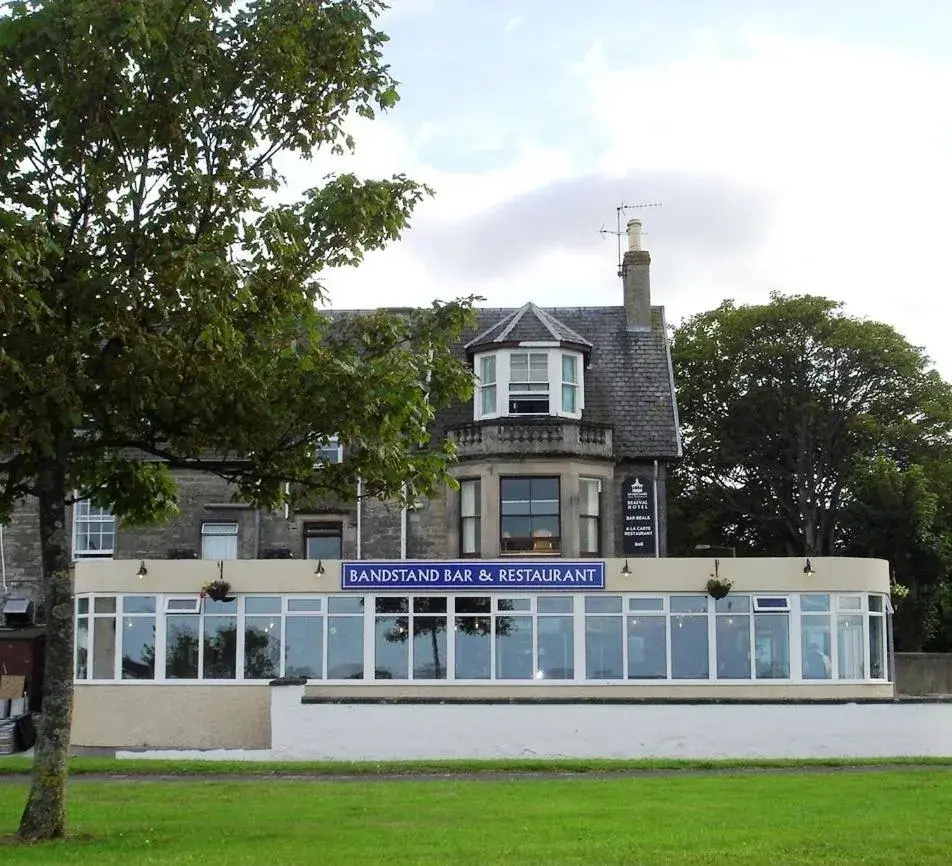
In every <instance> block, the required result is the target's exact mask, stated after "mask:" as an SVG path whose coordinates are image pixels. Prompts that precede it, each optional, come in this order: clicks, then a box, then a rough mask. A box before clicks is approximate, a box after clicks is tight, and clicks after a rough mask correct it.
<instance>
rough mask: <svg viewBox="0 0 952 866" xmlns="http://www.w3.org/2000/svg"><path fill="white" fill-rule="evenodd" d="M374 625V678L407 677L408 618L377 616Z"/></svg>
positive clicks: (400, 678) (408, 668)
mask: <svg viewBox="0 0 952 866" xmlns="http://www.w3.org/2000/svg"><path fill="white" fill-rule="evenodd" d="M378 601H379V599H378ZM374 626H375V628H374V648H375V649H374V651H375V657H374V679H378V680H405V679H407V677H408V675H409V671H410V642H409V636H410V629H409V623H408V618H407V617H405V616H378V617H377V618H376V622H375V623H374Z"/></svg>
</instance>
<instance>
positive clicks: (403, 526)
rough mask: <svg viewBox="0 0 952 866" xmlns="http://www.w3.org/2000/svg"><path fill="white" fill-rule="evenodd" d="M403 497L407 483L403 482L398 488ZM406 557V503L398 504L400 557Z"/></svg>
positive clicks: (404, 497) (405, 493)
mask: <svg viewBox="0 0 952 866" xmlns="http://www.w3.org/2000/svg"><path fill="white" fill-rule="evenodd" d="M400 493H401V495H402V497H403V499H404V500H405V499H406V495H407V485H406V484H403V485H402V486H401V488H400ZM406 558H407V506H406V503H405V502H404V504H403V505H402V506H400V559H406Z"/></svg>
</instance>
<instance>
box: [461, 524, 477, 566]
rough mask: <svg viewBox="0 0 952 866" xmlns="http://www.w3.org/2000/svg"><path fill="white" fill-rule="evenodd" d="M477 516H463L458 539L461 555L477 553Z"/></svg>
mask: <svg viewBox="0 0 952 866" xmlns="http://www.w3.org/2000/svg"><path fill="white" fill-rule="evenodd" d="M479 540H480V539H479V518H478V517H464V518H463V526H462V537H461V539H460V546H461V550H460V553H461V554H462V555H464V556H465V555H470V554H475V553H479V548H480V544H479Z"/></svg>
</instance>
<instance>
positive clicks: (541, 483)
mask: <svg viewBox="0 0 952 866" xmlns="http://www.w3.org/2000/svg"><path fill="white" fill-rule="evenodd" d="M532 498H533V499H536V500H543V501H552V502H558V501H559V479H558V478H533V479H532Z"/></svg>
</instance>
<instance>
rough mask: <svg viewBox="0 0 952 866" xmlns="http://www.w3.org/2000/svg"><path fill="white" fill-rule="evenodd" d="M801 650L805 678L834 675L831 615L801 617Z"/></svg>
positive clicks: (823, 678) (825, 678)
mask: <svg viewBox="0 0 952 866" xmlns="http://www.w3.org/2000/svg"><path fill="white" fill-rule="evenodd" d="M801 601H802V600H801ZM800 634H801V638H800V644H801V649H800V652H801V653H802V655H803V678H804V679H805V680H828V679H830V678H831V677H832V676H833V664H832V662H831V661H830V659H831V657H832V650H831V643H830V618H829V616H806V615H804V616H803V617H801V619H800Z"/></svg>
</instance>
